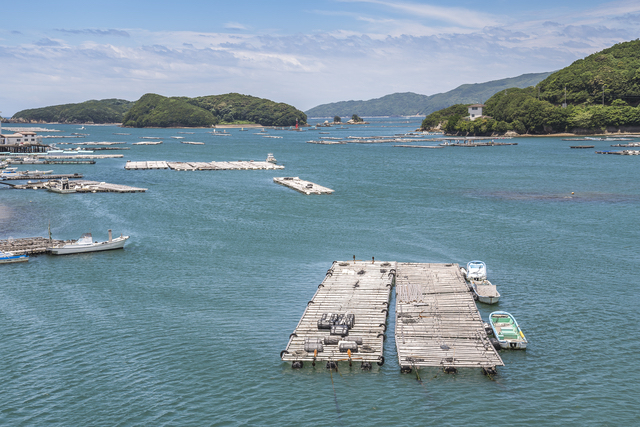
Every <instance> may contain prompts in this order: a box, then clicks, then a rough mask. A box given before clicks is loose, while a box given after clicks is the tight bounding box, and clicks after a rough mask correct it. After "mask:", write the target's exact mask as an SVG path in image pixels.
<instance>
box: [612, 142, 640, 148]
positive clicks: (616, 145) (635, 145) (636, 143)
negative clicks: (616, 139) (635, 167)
mask: <svg viewBox="0 0 640 427" xmlns="http://www.w3.org/2000/svg"><path fill="white" fill-rule="evenodd" d="M612 147H640V142H630V143H629V144H614V145H612Z"/></svg>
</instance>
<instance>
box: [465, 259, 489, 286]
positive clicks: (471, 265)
mask: <svg viewBox="0 0 640 427" xmlns="http://www.w3.org/2000/svg"><path fill="white" fill-rule="evenodd" d="M466 275H467V280H468V281H470V282H471V281H472V280H485V279H486V278H487V265H486V264H485V263H484V262H482V261H469V262H468V263H467V272H466Z"/></svg>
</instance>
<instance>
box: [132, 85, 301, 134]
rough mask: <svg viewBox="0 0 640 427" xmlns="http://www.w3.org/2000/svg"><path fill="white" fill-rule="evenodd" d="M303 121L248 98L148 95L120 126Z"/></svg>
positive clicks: (281, 107) (288, 110) (288, 109)
mask: <svg viewBox="0 0 640 427" xmlns="http://www.w3.org/2000/svg"><path fill="white" fill-rule="evenodd" d="M296 120H298V123H299V124H305V123H306V122H307V115H306V114H304V113H303V112H302V111H300V110H298V109H296V108H294V107H292V106H291V105H288V104H284V103H276V102H273V101H270V100H268V99H262V98H256V97H254V96H249V95H241V94H238V93H229V94H226V95H210V96H200V97H197V98H187V97H172V98H168V97H165V96H161V95H156V94H152V93H148V94H146V95H144V96H142V98H140V99H139V100H138V101H136V103H135V105H134V106H133V107H132V108H131V110H129V112H128V113H127V114H126V116H125V117H124V122H123V125H124V126H129V127H209V126H213V125H217V124H226V123H229V124H231V123H237V124H250V123H255V124H260V125H263V126H293V125H295V124H296Z"/></svg>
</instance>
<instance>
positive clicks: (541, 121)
mask: <svg viewBox="0 0 640 427" xmlns="http://www.w3.org/2000/svg"><path fill="white" fill-rule="evenodd" d="M565 87H566V91H567V92H566V99H567V106H566V107H563V105H562V104H563V102H564V98H565ZM603 95H604V96H603ZM639 103H640V40H635V41H630V42H625V43H620V44H617V45H614V46H612V47H610V48H608V49H605V50H603V51H601V52H598V53H595V54H593V55H590V56H588V57H586V58H584V59H581V60H578V61H576V62H574V63H573V64H571V65H570V66H568V67H566V68H564V69H562V70H560V71H557V72H555V73H553V74H552V75H550V76H549V77H547V78H546V79H545V80H543V81H542V82H540V83H539V84H538V85H537V86H535V87H534V86H531V87H528V88H524V89H519V88H511V89H506V90H504V91H501V92H498V93H496V94H495V95H493V96H492V97H491V98H489V100H487V101H486V103H485V109H484V111H483V113H484V115H485V116H489V117H488V118H487V117H485V118H480V119H476V120H474V121H469V120H464V116H466V114H464V115H449V117H446V120H445V117H443V114H442V113H441V112H436V113H434V114H432V115H430V116H427V118H426V119H425V120H424V122H423V128H425V129H427V128H430V127H434V126H436V125H437V124H438V123H440V124H441V125H442V126H443V128H444V129H445V130H446V131H447V132H450V133H461V134H467V133H469V134H473V135H488V134H492V133H495V132H498V133H502V132H505V131H507V130H513V131H515V132H517V133H519V134H524V133H530V134H549V133H559V132H577V133H588V132H603V131H610V132H616V131H620V130H621V131H625V130H632V131H637V130H640V107H638V104H639ZM460 108H465V106H464V105H462V106H460Z"/></svg>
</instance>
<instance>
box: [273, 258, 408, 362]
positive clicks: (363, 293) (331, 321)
mask: <svg viewBox="0 0 640 427" xmlns="http://www.w3.org/2000/svg"><path fill="white" fill-rule="evenodd" d="M395 269H396V263H395V262H380V261H375V262H374V261H373V260H372V261H342V262H339V261H334V262H333V264H332V266H331V268H330V269H329V270H328V271H327V274H326V276H325V278H324V280H323V281H322V283H321V284H320V285H319V286H318V289H317V291H316V293H315V295H314V296H313V298H312V299H311V300H310V301H309V302H308V303H307V307H306V309H305V310H304V313H303V314H302V318H301V319H300V321H299V322H298V325H297V326H296V328H295V330H294V331H293V333H292V334H291V335H290V337H289V342H288V344H287V347H286V349H285V350H283V351H282V352H281V353H280V358H281V359H282V360H284V361H287V362H292V365H291V366H292V367H293V368H302V367H303V366H304V362H311V363H312V365H315V363H316V362H327V364H326V367H327V368H337V367H338V362H348V363H349V364H351V363H352V362H360V367H361V368H362V369H365V370H368V369H371V367H372V364H373V363H377V364H378V365H380V366H382V365H383V364H384V340H385V331H386V329H387V325H386V322H387V314H388V313H389V297H390V295H391V288H392V286H393V281H394V278H395V271H396V270H395Z"/></svg>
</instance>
